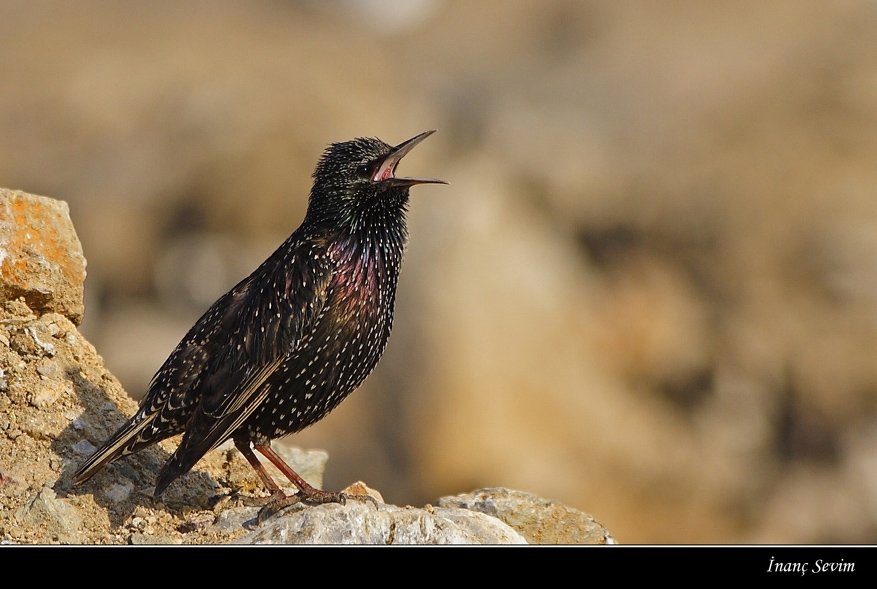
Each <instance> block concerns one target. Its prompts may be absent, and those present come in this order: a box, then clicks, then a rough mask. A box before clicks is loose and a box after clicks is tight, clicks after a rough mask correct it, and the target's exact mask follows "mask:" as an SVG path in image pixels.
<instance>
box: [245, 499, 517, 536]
mask: <svg viewBox="0 0 877 589" xmlns="http://www.w3.org/2000/svg"><path fill="white" fill-rule="evenodd" d="M235 543H236V544H526V543H527V542H526V540H524V538H523V537H522V536H521V535H520V534H518V533H517V532H516V531H514V530H513V529H512V528H511V527H509V526H508V525H506V524H504V523H503V522H501V521H499V520H498V519H496V518H494V517H491V516H488V515H485V514H481V513H477V512H473V511H468V510H465V509H456V508H442V507H438V508H434V507H427V508H424V509H418V508H414V507H405V508H402V507H396V506H395V505H384V504H380V505H375V504H373V503H371V502H370V501H358V500H348V501H347V504H346V505H341V504H338V503H331V504H326V505H316V506H312V507H306V506H301V507H294V508H292V509H290V510H289V511H287V512H284V513H282V514H281V515H279V516H277V517H275V518H272V519H269V520H268V521H266V522H265V523H264V524H263V525H262V527H261V528H259V529H258V530H256V531H255V532H253V533H251V534H248V535H246V536H244V537H242V538H240V539H238V540H237V541H236V542H235Z"/></svg>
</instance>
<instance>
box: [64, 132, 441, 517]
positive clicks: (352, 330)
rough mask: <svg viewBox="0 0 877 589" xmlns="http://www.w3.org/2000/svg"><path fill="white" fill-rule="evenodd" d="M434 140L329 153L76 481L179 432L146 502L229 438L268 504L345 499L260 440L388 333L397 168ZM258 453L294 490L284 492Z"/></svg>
mask: <svg viewBox="0 0 877 589" xmlns="http://www.w3.org/2000/svg"><path fill="white" fill-rule="evenodd" d="M432 133H434V131H427V132H425V133H421V134H420V135H417V136H416V137H413V138H411V139H409V140H408V141H405V142H404V143H401V144H399V145H397V146H396V147H391V146H389V145H387V144H386V143H384V142H383V141H381V140H379V139H372V138H360V139H355V140H353V141H348V142H345V143H335V144H333V145H331V146H329V148H327V149H326V151H325V153H324V154H323V156H322V158H321V159H320V162H319V163H318V164H317V168H316V171H315V172H314V174H313V178H314V185H313V188H312V189H311V193H310V200H309V203H308V210H307V214H306V215H305V219H304V221H303V222H302V224H301V226H300V227H299V228H298V229H296V230H295V231H294V232H293V233H292V235H290V236H289V238H288V239H287V240H286V241H285V242H284V243H283V244H282V245H281V246H280V247H279V248H278V249H277V251H275V252H274V253H273V254H272V255H271V257H269V258H268V259H267V260H265V261H264V262H263V263H262V265H261V266H259V267H258V268H257V269H256V271H255V272H253V273H252V274H250V275H249V276H248V277H247V278H245V279H243V280H242V281H241V282H240V283H238V284H237V286H235V287H234V288H232V289H231V290H230V291H229V292H228V293H226V294H225V295H224V296H222V297H221V298H220V299H219V300H218V301H216V302H215V303H214V304H213V306H212V307H210V308H209V309H208V310H207V312H206V313H204V315H203V316H202V317H201V318H200V319H199V320H198V322H197V323H195V325H194V327H192V329H190V330H189V333H187V334H186V336H185V337H184V338H183V340H182V341H181V342H180V343H179V345H177V347H176V349H174V351H173V352H172V353H171V355H170V356H169V357H168V359H167V360H166V361H165V362H164V364H163V365H162V367H161V368H160V369H159V371H158V372H157V373H156V375H155V376H154V377H153V379H152V382H151V383H150V384H149V389H148V390H147V392H146V396H145V397H144V398H143V400H142V402H141V403H140V408H139V410H138V411H137V413H136V414H135V415H134V416H133V417H132V418H131V419H129V420H128V421H127V422H126V423H125V424H124V425H123V426H122V427H121V428H119V430H118V431H117V432H116V433H115V434H113V436H112V437H111V438H110V439H109V440H107V441H106V442H105V443H104V445H103V446H101V448H100V449H99V450H98V451H97V452H95V453H94V455H92V456H91V457H90V458H89V459H88V460H87V461H86V462H85V463H84V464H83V465H82V466H81V467H79V469H78V470H77V471H76V473H75V475H74V482H75V483H76V484H79V483H82V482H84V481H86V480H88V479H89V478H91V477H92V476H94V474H95V473H97V472H98V471H99V470H101V469H102V468H103V467H105V466H106V465H107V464H109V463H110V462H112V461H114V460H116V459H117V458H120V457H122V456H126V455H128V454H132V453H134V452H138V451H140V450H142V449H144V448H147V447H149V446H151V445H153V444H155V443H157V442H160V441H161V440H164V439H165V438H169V437H171V436H175V435H177V434H183V439H182V442H181V443H180V445H179V447H178V448H177V450H176V452H174V454H173V455H172V456H171V457H170V459H169V460H168V461H167V462H166V463H165V465H164V466H163V467H162V469H161V472H160V473H159V474H158V479H157V480H156V484H155V496H158V495H160V494H161V493H162V492H163V491H164V490H165V489H166V488H167V486H168V485H169V484H170V483H171V482H173V481H174V480H175V479H176V478H177V477H179V476H180V475H183V474H185V473H186V472H188V471H189V470H190V469H191V468H192V467H193V466H194V465H195V463H196V462H198V460H200V459H201V457H202V456H204V454H206V453H207V452H208V451H209V450H212V449H213V448H216V447H217V446H219V445H220V444H221V443H222V442H224V441H225V440H227V439H229V438H230V439H232V440H234V444H235V447H237V449H238V450H239V451H240V452H241V453H242V454H243V455H244V457H245V458H246V459H247V461H248V462H249V463H250V464H251V465H252V466H253V468H254V469H255V470H256V472H257V473H258V474H259V477H260V478H261V479H262V481H263V483H264V484H265V486H266V487H267V488H268V490H269V491H270V493H271V497H270V498H269V504H272V505H275V506H276V505H288V504H291V503H296V502H298V501H300V500H303V499H304V500H307V501H311V502H316V503H324V502H330V501H343V500H344V497H343V496H342V495H341V494H340V493H331V492H327V491H322V490H320V489H316V488H314V487H312V486H311V485H309V484H308V483H306V482H305V481H304V480H303V479H302V478H301V477H300V476H299V475H298V474H296V472H295V471H294V470H292V468H290V467H289V466H288V465H287V464H286V463H285V462H284V461H283V460H282V459H281V458H280V456H279V455H277V454H276V453H275V452H274V451H273V450H272V449H271V440H273V439H276V438H279V437H281V436H285V435H287V434H291V433H294V432H298V431H300V430H302V429H304V428H306V427H307V426H309V425H311V424H313V423H315V422H317V421H319V420H320V419H322V418H323V417H325V416H326V415H327V414H328V413H329V412H330V411H332V409H334V408H335V407H336V406H338V404H339V403H340V402H341V401H343V400H344V398H345V397H347V395H349V394H350V393H351V392H353V390H354V389H356V388H357V387H358V386H359V385H360V384H361V383H362V381H363V380H365V378H366V377H367V376H368V375H369V373H371V371H372V370H373V369H374V367H375V365H376V364H377V362H378V360H379V359H380V357H381V354H382V353H383V351H384V348H385V347H386V345H387V340H388V339H389V337H390V329H391V328H392V325H393V309H394V305H395V300H396V283H397V281H398V277H399V267H400V265H401V263H402V256H403V254H404V252H405V247H406V244H407V241H408V229H407V227H406V224H405V212H406V209H407V205H408V193H409V189H410V187H411V186H413V185H415V184H430V183H442V184H444V182H443V181H441V180H434V179H430V178H400V177H397V176H396V166H397V165H398V164H399V161H400V160H401V159H402V158H403V157H404V156H405V155H406V154H407V153H408V152H409V151H411V150H412V149H413V148H414V147H415V146H416V145H417V144H418V143H420V142H421V141H423V140H424V139H426V138H427V137H428V136H429V135H431V134H432ZM253 449H255V450H257V451H259V452H260V453H261V454H263V455H264V456H265V457H266V458H268V460H270V461H271V462H272V463H273V464H274V465H275V466H277V467H278V468H279V469H280V471H281V472H282V473H283V474H284V475H285V476H286V477H287V478H289V480H290V481H291V482H292V483H293V484H295V486H296V487H297V488H298V489H299V491H298V492H297V493H296V494H295V495H290V496H286V495H285V494H284V493H283V491H282V490H281V489H280V487H279V486H278V485H277V483H276V482H274V480H273V479H272V478H271V477H270V476H269V475H268V473H267V471H266V470H265V468H264V467H263V466H262V464H261V463H260V462H259V460H258V458H256V455H255V453H254V452H253Z"/></svg>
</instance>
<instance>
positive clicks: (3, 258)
mask: <svg viewBox="0 0 877 589" xmlns="http://www.w3.org/2000/svg"><path fill="white" fill-rule="evenodd" d="M0 275H2V279H0V542H3V543H108V544H124V543H128V544H158V543H166V544H183V543H185V544H205V543H219V542H227V541H234V540H235V539H240V540H241V541H242V542H245V543H332V544H349V543H359V544H515V543H517V544H521V543H526V540H525V537H524V535H525V534H530V536H528V537H529V538H530V539H532V540H536V541H546V542H548V541H567V542H573V541H576V539H577V538H579V537H580V536H581V537H588V538H590V537H591V536H594V537H596V535H599V533H600V530H602V528H599V524H596V522H593V519H588V516H586V515H585V514H581V513H580V512H576V511H575V510H570V509H569V508H565V507H563V506H561V505H559V504H557V503H555V502H549V501H545V500H542V499H539V498H538V497H534V496H531V495H528V494H526V493H517V492H513V491H506V490H502V492H501V493H500V492H493V493H492V494H490V495H489V498H485V497H482V496H481V495H477V494H475V495H476V496H477V497H480V498H477V499H473V500H467V501H462V500H461V501H458V504H459V505H452V504H451V503H452V502H451V501H450V499H449V500H448V501H449V502H448V505H446V506H441V507H432V506H427V507H425V508H423V509H416V508H413V507H406V508H400V507H396V506H392V505H384V504H383V498H382V497H381V494H380V493H378V492H377V491H375V490H373V489H369V488H368V487H367V486H366V485H365V484H364V483H356V484H354V485H351V486H350V487H348V488H347V489H345V490H344V493H345V494H347V495H348V497H349V499H348V500H347V502H346V504H344V505H340V504H330V505H318V506H309V505H297V506H294V507H292V508H290V509H288V510H287V511H286V512H284V513H281V514H280V515H278V516H276V517H274V518H270V519H269V520H268V521H266V522H265V523H264V525H263V526H262V527H261V528H259V529H257V530H255V531H253V527H254V526H255V525H256V519H257V516H258V513H259V508H258V507H256V508H253V507H237V506H234V505H233V503H234V502H233V499H234V498H235V497H238V496H241V495H261V494H263V493H264V486H263V485H262V483H261V481H260V480H259V477H258V476H257V475H256V474H255V472H254V471H253V469H252V468H251V467H250V465H249V464H248V463H247V461H246V460H245V459H244V458H243V457H242V456H241V455H240V453H239V452H237V450H235V449H234V448H233V447H232V445H230V444H226V445H223V446H222V447H220V448H218V449H217V450H216V451H214V452H209V453H208V454H207V455H206V456H205V457H204V458H203V459H202V460H200V461H199V462H198V464H197V465H196V467H195V468H194V469H192V471H191V472H189V473H188V474H186V475H184V476H182V477H180V480H179V481H177V482H175V483H174V484H173V485H171V487H170V488H168V490H167V491H166V492H165V493H164V494H163V495H162V496H161V497H160V498H159V499H154V498H153V497H152V496H151V491H152V485H153V484H154V482H155V477H156V475H157V473H158V471H159V470H160V468H161V466H162V465H163V464H164V463H165V461H166V460H167V459H168V457H169V455H170V452H172V451H173V448H174V445H173V442H172V441H169V442H162V443H161V444H158V445H155V446H153V447H151V448H147V449H145V450H143V451H141V452H138V453H136V454H133V455H131V456H128V457H125V458H123V459H121V460H119V461H117V462H115V463H113V464H111V465H109V466H108V467H107V468H105V469H104V470H103V471H101V472H100V473H98V474H97V475H95V476H94V477H93V478H92V479H90V480H89V481H87V482H86V483H85V484H83V485H81V486H78V487H74V486H73V485H72V481H71V475H72V473H73V471H74V470H75V469H76V466H77V465H78V464H80V463H81V462H82V461H83V460H84V458H85V457H86V456H87V455H90V454H91V453H92V452H94V451H95V447H96V446H97V445H98V444H100V443H102V442H103V441H104V440H106V439H107V438H108V437H109V436H110V435H111V434H112V433H113V432H114V431H115V429H116V428H117V427H118V426H119V425H120V424H121V423H122V422H123V421H124V420H125V419H126V418H127V417H128V416H130V415H132V414H133V413H134V411H135V410H136V408H137V405H136V403H134V402H133V401H132V400H131V399H130V397H128V396H127V394H126V393H125V391H124V390H123V389H122V387H121V385H120V384H119V382H118V381H117V380H116V379H115V378H114V377H113V375H112V374H110V373H109V371H107V369H106V367H105V366H104V364H103V360H102V358H101V357H100V356H99V355H98V354H97V351H96V350H95V349H94V347H93V346H92V345H91V344H90V343H89V342H88V341H87V340H85V338H84V337H82V335H81V334H80V333H79V331H78V329H77V328H76V325H75V324H74V322H75V321H78V320H79V319H81V316H82V280H83V279H84V277H85V260H84V259H83V258H82V252H81V248H80V247H79V243H78V241H77V240H76V234H75V232H74V231H73V228H72V226H71V225H70V222H69V217H68V216H67V209H66V205H64V204H63V203H58V202H55V201H51V200H50V199H47V198H42V197H33V196H30V195H26V194H24V193H19V192H11V191H8V190H2V189H0ZM2 297H13V298H7V300H3V299H2ZM132 345H136V342H132ZM278 451H279V452H281V453H282V455H283V456H284V457H285V458H286V459H287V460H288V461H289V462H290V463H291V465H292V466H293V468H295V469H296V470H297V471H298V472H300V473H301V474H302V476H304V477H305V478H306V479H307V480H308V481H310V482H311V483H312V484H314V485H315V486H317V487H320V486H321V483H322V473H323V468H324V466H325V463H326V460H327V458H328V456H327V454H326V453H325V452H322V451H311V452H304V451H301V450H298V449H284V448H283V447H282V446H279V447H278ZM269 468H273V467H269ZM278 482H281V483H283V482H284V481H283V480H282V479H281V478H278ZM288 492H294V490H290V491H288ZM480 493H485V492H480ZM463 507H466V508H465V509H464V508H463ZM515 509H520V510H521V512H520V513H516V512H515ZM540 510H541V511H540ZM494 516H496V517H494ZM539 517H543V518H545V519H546V521H545V522H541V521H535V520H534V519H533V518H537V519H538V518H539ZM501 520H504V521H501ZM522 522H523V523H522ZM589 525H591V526H596V528H595V531H593V532H592V531H591V529H590V528H588V526H589ZM515 526H518V527H519V528H520V529H521V530H522V531H521V532H520V533H519V532H518V531H515V530H514V529H513V527H515ZM552 526H562V527H564V528H572V527H575V526H582V529H581V530H573V529H566V530H565V532H564V533H565V534H566V535H562V534H561V533H560V532H559V531H557V530H553V531H551V530H550V528H551V527H552ZM534 530H535V531H534ZM242 536H243V537H242ZM558 538H559V539H560V540H558ZM604 538H605V537H604Z"/></svg>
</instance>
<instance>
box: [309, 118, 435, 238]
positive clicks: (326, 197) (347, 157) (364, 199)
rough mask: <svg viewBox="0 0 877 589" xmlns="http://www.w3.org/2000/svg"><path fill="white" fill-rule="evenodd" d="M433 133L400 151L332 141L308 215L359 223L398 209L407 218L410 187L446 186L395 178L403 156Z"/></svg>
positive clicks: (370, 141) (375, 143)
mask: <svg viewBox="0 0 877 589" xmlns="http://www.w3.org/2000/svg"><path fill="white" fill-rule="evenodd" d="M433 133H435V131H426V132H425V133H421V134H420V135H417V136H416V137H412V138H411V139H409V140H408V141H404V142H402V143H400V144H399V145H397V146H395V147H393V146H391V145H387V144H386V143H384V142H383V141H381V140H380V139H377V138H358V139H354V140H353V141H345V142H343V143H333V144H332V145H330V146H329V147H328V148H327V149H326V151H325V152H324V153H323V157H322V158H320V162H319V163H318V164H317V169H316V170H315V171H314V187H313V188H312V189H311V197H310V205H309V207H308V216H309V217H312V218H321V219H325V220H330V221H333V222H337V223H347V222H353V223H360V222H363V221H365V220H366V219H367V218H368V217H371V216H373V215H378V216H379V217H380V216H383V214H384V213H387V212H390V213H392V212H393V210H397V211H398V214H400V215H401V214H403V213H404V209H405V205H406V203H407V202H408V190H409V189H410V187H411V186H414V185H415V184H447V183H446V182H444V181H443V180H435V179H433V178H406V177H399V176H397V175H396V166H398V165H399V162H400V161H401V160H402V158H403V157H405V155H406V154H408V152H410V151H411V150H412V149H414V147H415V146H417V144H419V143H420V142H421V141H423V140H424V139H426V138H427V137H429V136H430V135H432V134H433Z"/></svg>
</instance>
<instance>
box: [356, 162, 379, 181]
mask: <svg viewBox="0 0 877 589" xmlns="http://www.w3.org/2000/svg"><path fill="white" fill-rule="evenodd" d="M374 167H375V166H374V164H370V163H369V164H361V165H360V166H359V167H358V168H356V175H357V176H359V177H360V178H366V179H368V180H371V177H372V174H373V173H374Z"/></svg>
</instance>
